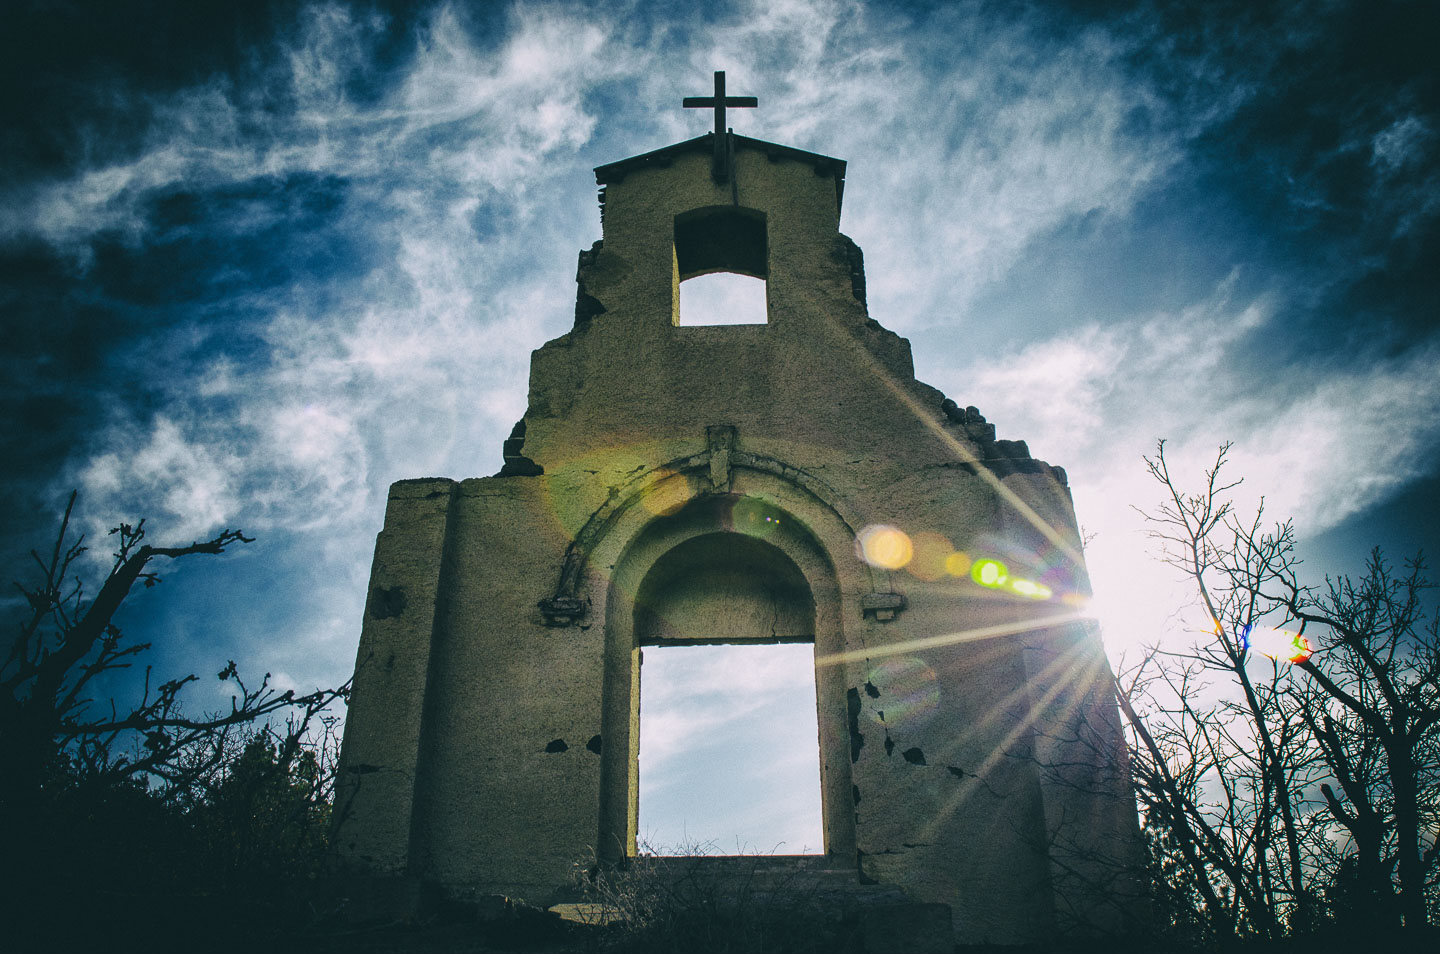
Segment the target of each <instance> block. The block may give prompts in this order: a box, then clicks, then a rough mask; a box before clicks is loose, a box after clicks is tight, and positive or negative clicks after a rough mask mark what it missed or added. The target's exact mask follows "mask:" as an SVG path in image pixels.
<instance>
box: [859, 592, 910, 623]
mask: <svg viewBox="0 0 1440 954" xmlns="http://www.w3.org/2000/svg"><path fill="white" fill-rule="evenodd" d="M904 608H905V594H903V593H866V594H865V595H864V596H862V597H860V612H861V615H863V616H869V617H872V618H873V619H874V620H875V621H876V622H878V623H888V622H890V621H891V620H892V619H894V618H895V617H896V616H897V615H898V614H899V613H900V611H901V610H903V609H904Z"/></svg>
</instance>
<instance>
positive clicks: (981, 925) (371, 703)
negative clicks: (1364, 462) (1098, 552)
mask: <svg viewBox="0 0 1440 954" xmlns="http://www.w3.org/2000/svg"><path fill="white" fill-rule="evenodd" d="M688 145H689V144H682V146H677V147H673V149H672V150H670V151H668V152H667V154H666V155H664V156H663V157H662V158H663V161H653V162H640V163H636V164H634V165H633V166H626V165H625V164H618V166H617V167H605V169H604V170H602V171H606V170H608V172H607V175H606V182H605V198H604V201H605V206H604V209H605V212H604V238H603V242H602V243H599V244H597V246H596V248H595V249H593V250H591V251H589V252H586V253H584V254H582V256H581V266H580V270H579V274H578V276H577V277H578V280H579V284H580V294H579V300H578V304H577V310H576V316H577V317H576V326H575V328H574V330H572V331H571V332H570V333H568V334H566V335H564V336H562V337H560V338H557V339H556V340H554V341H551V342H549V343H547V344H546V345H544V346H543V347H542V348H540V349H538V350H537V351H536V352H535V353H534V356H533V360H532V366H531V378H530V393H529V409H528V411H527V413H526V415H525V419H524V421H523V422H522V425H523V426H521V427H517V431H516V434H517V436H516V437H515V438H514V439H513V440H512V441H510V442H507V449H506V460H507V465H506V471H505V473H516V474H524V475H525V476H504V477H491V478H483V479H478V480H467V481H464V482H463V483H459V484H456V483H453V482H450V481H438V480H427V481H406V482H402V483H400V484H397V485H395V487H394V488H392V493H391V501H390V505H389V508H388V510H387V514H386V524H385V529H384V531H382V533H381V534H380V537H379V539H378V541H377V546H376V556H375V566H374V570H373V576H372V583H371V593H370V599H369V603H368V607H367V613H366V619H365V626H364V630H363V634H362V638H361V646H360V667H359V670H358V674H357V680H356V687H355V695H354V699H353V702H352V709H351V716H350V722H349V724H348V726H347V730H346V739H345V751H344V759H343V761H342V774H343V781H344V786H345V788H344V791H342V795H341V800H342V806H348V809H349V814H348V816H346V817H345V818H344V820H343V821H342V823H341V825H340V827H339V829H338V832H337V835H338V843H339V845H340V849H341V851H342V854H343V855H344V856H345V857H348V858H349V859H351V860H352V861H354V862H355V863H357V864H358V865H360V866H362V867H365V868H367V869H368V870H371V871H374V872H382V873H390V874H395V875H404V876H407V877H410V878H419V879H425V880H430V881H434V882H437V883H440V884H442V885H445V886H447V887H448V889H449V890H451V891H453V892H456V893H461V894H463V893H466V892H469V893H480V894H488V893H504V894H509V895H515V896H521V897H525V898H527V899H529V900H531V901H536V902H545V901H546V900H547V899H548V898H549V897H550V896H551V895H553V893H554V892H555V891H556V890H557V889H558V888H560V887H562V886H563V885H564V883H565V881H566V877H567V874H568V872H569V869H570V867H571V865H572V864H573V863H575V862H577V861H581V860H583V859H585V858H586V857H587V856H589V854H590V853H591V852H598V853H599V854H600V855H601V857H614V856H615V855H616V854H617V853H618V854H624V853H625V852H627V851H633V850H634V835H635V833H634V824H635V785H636V773H635V755H636V750H637V745H638V744H639V740H638V703H637V701H636V700H637V690H638V679H639V654H638V652H637V647H638V645H639V643H640V641H641V640H642V639H676V638H690V637H691V636H692V635H693V634H691V633H690V632H689V629H693V628H694V626H693V623H689V622H683V621H685V620H692V621H693V620H694V619H703V618H704V617H705V615H706V613H707V612H723V611H724V609H725V602H726V600H727V598H728V597H729V596H730V595H733V596H734V598H735V603H736V612H735V613H734V615H733V616H732V618H731V619H730V620H729V622H727V623H726V624H725V626H723V627H720V630H721V632H720V635H721V636H725V635H726V634H727V633H728V634H731V635H733V636H735V638H751V637H750V636H747V635H745V634H747V633H752V632H758V633H760V635H761V636H762V637H763V632H761V631H759V630H757V629H756V627H755V626H752V625H751V623H752V622H754V620H759V619H760V618H761V617H763V616H765V615H766V614H767V613H768V614H770V615H772V616H773V617H774V618H775V619H782V618H783V619H785V620H787V623H786V626H787V627H788V628H801V627H804V626H806V625H808V626H809V627H810V628H811V629H812V630H813V632H810V633H798V632H797V633H789V632H787V633H779V632H778V631H777V632H776V633H775V635H776V637H777V638H781V637H794V636H801V635H808V636H811V637H813V639H814V641H815V646H816V658H817V670H816V679H817V705H818V707H819V713H818V716H819V726H820V735H821V740H820V748H821V761H822V789H823V799H824V824H825V830H826V842H827V851H829V852H830V853H831V854H832V856H833V858H834V862H835V863H836V864H837V865H849V866H854V867H855V868H856V870H857V871H858V872H859V873H860V874H861V875H862V876H863V877H865V878H868V879H872V880H874V881H878V882H881V883H887V884H894V885H899V886H902V887H904V888H905V889H906V890H907V891H908V892H909V893H910V894H911V895H912V896H913V897H914V898H915V899H917V900H920V901H929V902H940V903H944V904H947V905H949V906H950V908H951V910H952V912H953V914H954V919H955V929H956V932H957V936H958V937H960V938H962V939H965V940H968V941H992V942H1020V941H1026V940H1031V939H1036V938H1040V937H1044V936H1047V935H1048V934H1049V933H1051V932H1052V931H1053V930H1055V929H1057V928H1058V929H1061V930H1071V929H1073V928H1075V927H1076V926H1077V921H1083V920H1084V919H1085V918H1091V919H1092V920H1093V919H1099V920H1101V921H1104V922H1106V924H1109V925H1113V924H1115V923H1118V922H1116V921H1115V917H1117V915H1115V914H1114V912H1106V911H1103V910H1101V908H1103V905H1098V904H1096V903H1095V897H1094V896H1093V888H1094V885H1096V884H1098V883H1100V881H1101V880H1102V879H1103V878H1104V877H1106V876H1113V875H1114V874H1115V869H1114V867H1113V866H1112V865H1111V864H1110V862H1111V860H1112V859H1118V860H1121V861H1126V860H1129V859H1130V858H1131V857H1132V856H1131V854H1129V852H1130V851H1131V849H1132V848H1133V845H1134V844H1135V831H1134V829H1135V817H1134V808H1133V803H1132V802H1131V801H1130V799H1129V793H1128V788H1127V787H1126V782H1125V779H1124V776H1123V762H1122V763H1117V761H1116V759H1117V754H1118V753H1119V751H1120V748H1119V747H1118V740H1119V732H1118V724H1117V723H1116V720H1115V718H1114V705H1113V701H1112V700H1111V699H1110V697H1109V695H1108V693H1109V688H1108V683H1107V681H1106V677H1107V675H1108V669H1107V668H1106V667H1105V661H1104V656H1103V653H1102V652H1101V649H1100V645H1099V641H1098V639H1097V638H1096V636H1095V634H1094V633H1092V632H1090V631H1088V630H1087V629H1086V628H1085V627H1084V626H1083V625H1082V624H1081V623H1080V622H1079V621H1077V619H1076V614H1075V610H1074V605H1075V604H1074V602H1073V600H1072V601H1069V602H1067V601H1066V598H1067V597H1072V596H1076V597H1078V596H1083V595H1084V594H1086V592H1087V591H1088V582H1087V581H1086V577H1085V572H1084V567H1083V564H1082V562H1081V561H1080V557H1079V540H1078V533H1077V531H1076V523H1075V517H1074V514H1073V511H1072V508H1071V503H1070V497H1069V492H1068V490H1067V489H1066V487H1065V486H1064V483H1063V474H1062V473H1061V472H1059V471H1058V469H1056V468H1052V467H1050V466H1049V465H1047V464H1044V463H1042V462H1039V461H1036V460H1033V459H1031V458H1030V456H1029V451H1028V448H1026V447H1025V445H1024V444H1023V442H1019V441H998V442H997V441H995V439H994V438H995V435H994V428H993V427H991V426H990V425H988V424H986V423H985V422H984V420H983V418H981V417H980V416H979V414H978V412H976V411H975V410H974V409H973V408H969V409H964V410H962V409H961V408H959V407H958V406H957V405H955V404H954V403H953V402H949V401H946V400H945V399H944V396H943V395H941V394H940V393H939V392H937V391H935V390H934V389H933V388H930V387H928V386H926V385H924V384H921V383H919V382H917V381H915V379H914V377H913V371H912V365H911V359H910V349H909V344H908V343H907V342H906V341H905V340H904V339H902V338H899V337H898V336H896V335H894V334H892V333H890V332H888V331H886V330H884V329H883V328H881V327H880V326H879V325H878V324H877V323H875V322H874V321H872V320H870V319H869V317H868V315H867V313H866V309H865V305H864V303H863V300H862V299H863V287H864V279H863V273H862V272H860V270H859V269H860V266H859V261H860V259H859V255H858V249H855V248H854V246H853V243H850V242H849V240H848V239H846V238H844V236H842V235H840V233H839V231H838V226H839V201H838V197H839V194H840V183H839V180H838V179H837V177H836V176H837V174H838V172H839V171H840V169H841V168H843V167H842V166H841V165H839V164H837V163H835V162H834V161H833V160H825V159H824V157H811V159H810V160H807V159H805V158H804V154H796V153H795V152H794V151H793V150H788V151H782V152H780V153H778V154H777V153H776V152H775V150H768V151H767V150H766V149H765V148H762V147H764V146H765V144H763V143H761V144H756V143H754V141H751V140H743V139H742V140H738V148H737V154H736V168H735V175H734V181H733V183H726V184H724V185H717V184H716V183H715V182H714V181H713V180H712V179H711V177H710V174H709V172H710V169H709V153H708V151H707V150H708V147H704V148H697V149H687V148H685V146H688ZM662 152H663V151H662ZM797 155H798V158H797ZM811 160H814V161H811ZM822 160H823V161H822ZM732 203H738V205H739V206H741V207H744V208H746V209H748V210H751V211H750V212H749V213H747V215H750V216H751V217H752V220H753V219H754V218H755V217H758V216H759V215H763V219H764V224H765V236H766V249H765V259H764V260H765V265H766V278H767V294H768V302H769V304H768V311H769V322H768V323H767V324H765V325H757V326H727V327H682V326H678V325H677V324H676V323H675V318H676V309H677V301H678V290H677V282H678V278H679V273H678V270H677V264H676V252H675V246H674V242H675V231H674V228H675V226H674V223H675V220H676V217H677V216H679V215H682V214H683V213H687V212H690V211H692V210H695V209H701V208H706V207H710V206H727V205H731V204H732ZM757 507H758V508H762V510H763V512H764V513H765V514H767V515H769V518H770V519H768V520H765V521H762V522H761V523H757V524H754V525H751V524H748V523H746V520H747V519H750V517H753V514H754V513H755V512H759V511H755V509H754V508H757ZM747 508H749V509H748V510H747ZM747 514H748V515H749V516H747ZM877 524H886V525H891V526H894V527H897V528H899V529H900V530H903V531H905V532H906V533H907V534H910V535H911V537H912V538H914V539H917V540H919V539H921V538H922V537H923V536H924V535H925V534H938V535H941V536H943V537H944V538H945V539H946V540H947V541H948V543H949V544H951V545H953V547H955V548H956V549H957V550H959V551H964V552H965V553H966V554H969V555H970V556H972V557H981V556H992V557H995V558H1000V559H1005V560H1007V561H1010V562H1012V563H1014V564H1015V565H1016V566H1017V567H1021V568H1025V569H1026V570H1027V572H1031V573H1033V574H1041V573H1044V574H1048V575H1047V576H1046V577H1045V579H1047V580H1048V581H1049V582H1050V584H1051V585H1052V586H1053V588H1054V593H1053V594H1052V597H1051V598H1050V599H1041V600H1036V599H1025V598H1023V597H1019V596H1016V595H1015V594H1014V593H1007V592H1005V591H1003V590H997V589H990V588H985V587H982V586H979V585H976V583H975V582H973V581H972V580H971V579H970V578H969V577H968V576H965V575H963V574H961V575H958V576H957V575H953V574H934V573H919V572H918V571H917V572H915V573H912V572H907V571H906V570H899V569H897V570H893V571H888V570H886V569H884V568H880V567H875V566H870V565H867V564H866V563H865V562H864V561H862V559H861V558H860V555H859V553H858V550H857V545H856V540H857V535H858V534H859V533H860V531H861V530H862V529H863V528H864V527H866V526H869V525H877ZM720 533H745V534H749V535H751V536H753V537H754V538H755V539H756V541H757V542H755V543H754V544H753V545H751V544H746V545H745V547H741V548H740V550H739V551H737V552H742V553H749V554H752V555H753V559H754V560H755V561H758V562H760V563H762V564H763V567H762V568H760V569H757V571H756V572H757V573H758V572H762V571H763V572H764V573H766V574H768V576H769V577H771V578H772V580H780V581H781V583H782V584H783V585H781V586H780V589H779V590H764V589H763V587H759V588H757V586H758V585H757V584H755V581H754V580H747V579H746V578H745V570H744V567H743V564H744V563H745V560H744V559H740V561H739V563H736V562H735V560H734V559H732V558H730V557H726V556H723V554H724V553H725V552H729V551H727V550H726V549H725V548H724V547H719V548H715V547H714V546H713V545H712V544H711V543H707V542H706V540H707V539H708V538H709V537H708V536H707V535H714V534H720ZM747 547H748V549H746V548H747ZM707 548H710V549H707ZM687 553H688V554H691V556H686V554H687ZM696 553H699V554H705V553H713V554H714V556H713V560H714V561H715V564H716V566H717V576H716V579H715V580H713V581H711V583H710V584H708V585H707V586H704V587H694V588H692V589H693V592H692V591H690V590H685V589H683V588H681V589H679V590H676V591H675V592H673V593H671V594H669V595H668V596H667V597H665V598H663V599H662V598H659V597H656V596H654V595H653V591H654V589H655V587H661V586H668V585H670V584H669V583H668V582H667V581H674V580H679V579H682V578H683V577H684V576H685V575H686V573H688V572H689V571H690V569H691V568H689V567H688V565H687V564H685V563H684V561H685V560H687V559H693V558H694V556H693V555H694V554H696ZM667 561H668V562H667ZM677 567H679V568H680V569H677ZM682 569H683V570H684V571H685V572H681V570H682ZM722 571H723V572H722ZM667 574H668V575H667ZM647 580H649V581H650V582H649V583H648V584H647V583H646V581H647ZM657 581H658V582H657ZM727 581H729V582H727ZM776 585H780V584H776ZM647 586H648V587H649V590H646V587H647ZM782 591H783V592H782ZM647 592H648V593H650V594H651V595H649V596H647V595H645V594H646V593H647ZM777 594H778V595H777ZM666 600H669V601H670V602H668V603H666ZM767 601H769V602H767ZM659 604H664V605H667V606H670V607H671V608H672V609H673V612H672V613H671V614H670V616H671V617H672V622H674V626H675V627H678V628H672V629H667V628H666V626H667V625H669V624H667V623H666V622H664V621H661V622H656V621H655V620H654V619H653V618H651V617H648V616H647V615H646V614H647V612H650V609H647V606H648V607H650V608H653V607H654V606H655V605H659ZM747 607H748V608H747ZM652 615H653V614H652ZM751 617H753V618H754V619H753V620H752V619H751ZM807 620H808V623H807ZM675 621H680V622H675ZM687 627H688V629H687ZM726 627H728V629H727V628H726ZM682 630H684V631H683V632H682ZM712 638H714V637H713V636H712ZM917 693H918V696H917ZM917 699H918V700H919V701H918V703H917ZM1087 733H1088V734H1087ZM1081 736H1084V739H1085V744H1087V745H1090V746H1091V748H1093V749H1094V751H1095V754H1094V755H1093V757H1089V756H1087V758H1093V760H1094V765H1093V771H1092V770H1089V769H1085V768H1084V767H1083V766H1082V768H1081V769H1080V770H1077V769H1076V768H1075V767H1074V766H1072V765H1070V764H1069V761H1070V759H1071V757H1072V756H1073V755H1074V753H1075V752H1077V751H1079V743H1078V742H1077V741H1076V740H1077V739H1079V738H1080V737H1081ZM1117 765H1118V769H1117ZM1062 842H1063V843H1064V844H1065V845H1066V846H1067V850H1068V852H1069V853H1068V854H1067V856H1066V857H1065V858H1063V859H1062V858H1057V857H1056V856H1055V854H1054V853H1053V850H1052V848H1051V846H1053V845H1055V844H1058V843H1062ZM1117 846H1118V847H1117ZM1077 859H1078V860H1077ZM1087 865H1088V866H1089V867H1087ZM1077 872H1078V880H1077V875H1076V873H1077ZM1085 891H1092V894H1089V895H1087V894H1085ZM1077 899H1078V900H1077ZM1107 919H1108V920H1107ZM1102 926H1103V925H1102Z"/></svg>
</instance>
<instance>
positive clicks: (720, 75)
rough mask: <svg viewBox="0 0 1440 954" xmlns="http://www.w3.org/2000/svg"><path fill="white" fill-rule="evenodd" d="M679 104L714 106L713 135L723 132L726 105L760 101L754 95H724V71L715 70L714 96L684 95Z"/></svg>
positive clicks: (757, 104)
mask: <svg viewBox="0 0 1440 954" xmlns="http://www.w3.org/2000/svg"><path fill="white" fill-rule="evenodd" d="M680 105H681V106H683V107H685V108H686V109H704V108H706V107H708V106H713V107H715V135H717V136H719V135H720V134H722V133H724V132H725V107H726V106H759V105H760V101H759V100H758V99H756V98H755V97H754V96H726V95H725V71H724V70H716V71H715V95H714V96H686V97H685V98H684V99H682V100H681V101H680Z"/></svg>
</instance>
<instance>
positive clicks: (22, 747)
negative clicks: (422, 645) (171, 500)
mask: <svg viewBox="0 0 1440 954" xmlns="http://www.w3.org/2000/svg"><path fill="white" fill-rule="evenodd" d="M74 504H75V497H74V495H73V494H72V495H71V498H70V502H69V504H68V505H67V507H66V509H65V514H64V517H63V518H62V520H61V524H60V529H59V532H58V534H57V535H56V538H55V540H54V542H53V545H51V546H50V547H48V548H47V549H46V550H45V551H41V552H33V553H32V554H31V556H32V557H33V559H34V566H33V567H31V569H30V574H29V579H28V580H27V581H26V582H16V583H15V587H16V589H17V590H18V592H19V594H20V595H21V597H22V598H23V599H22V600H12V603H11V606H12V610H13V611H12V613H11V615H12V621H11V622H10V624H8V627H7V628H8V630H9V631H8V632H7V634H6V636H7V641H6V643H5V644H4V657H3V666H0V831H3V845H4V852H3V854H4V869H3V870H4V881H5V883H4V885H3V891H0V905H3V918H4V920H3V925H4V927H3V930H4V935H5V938H6V941H5V943H6V946H7V947H9V949H11V950H72V949H82V948H85V947H89V946H94V947H95V948H96V949H108V950H114V949H130V948H135V947H140V946H147V947H149V948H150V949H153V950H179V949H186V948H189V947H191V946H194V947H195V948H196V949H206V948H209V949H217V948H224V947H227V946H229V942H230V940H232V939H234V938H235V937H236V936H237V935H236V933H235V932H237V931H242V932H245V933H247V934H251V935H253V933H254V932H255V931H256V929H257V928H260V929H262V930H265V931H269V932H279V931H282V930H285V929H286V928H287V927H289V926H290V925H292V924H293V923H294V922H295V921H296V919H297V918H300V917H301V916H302V915H303V914H305V912H304V911H302V910H300V909H299V908H298V907H297V905H296V904H295V902H294V900H293V899H294V898H295V897H296V896H297V894H300V892H297V891H296V890H295V888H296V886H297V882H298V883H299V884H301V885H303V884H304V883H305V882H306V881H308V880H309V879H312V878H314V877H315V876H316V875H317V874H318V873H319V871H320V868H321V866H322V865H323V863H324V858H325V855H324V849H325V840H326V831H327V826H328V823H329V815H330V804H331V789H332V783H333V779H334V764H333V757H334V754H335V750H336V739H335V734H334V730H335V726H336V724H337V723H336V718H337V716H336V714H335V713H334V711H333V710H334V708H335V706H336V704H337V703H343V701H344V699H345V698H346V696H347V695H348V691H349V687H348V684H347V685H345V686H341V687H339V688H338V689H328V690H317V691H315V692H312V693H309V694H306V695H296V694H295V693H293V692H289V691H286V692H280V691H277V690H276V689H274V688H272V687H271V686H270V684H269V680H270V677H269V675H268V674H267V675H266V676H265V677H263V678H262V679H260V680H259V682H258V684H254V683H247V682H246V681H244V680H243V679H242V677H241V674H240V672H239V670H238V667H237V666H236V665H235V663H234V662H230V663H228V664H227V665H226V666H225V667H224V668H223V669H222V670H220V671H219V672H218V673H217V674H216V677H212V678H218V679H219V680H221V681H222V682H226V683H229V684H230V686H232V687H233V701H232V702H231V705H230V707H229V708H228V710H225V711H220V712H204V713H191V712H189V711H187V709H186V708H185V706H184V705H183V696H184V690H185V688H186V686H187V685H189V684H190V683H192V682H195V681H196V680H197V678H198V677H197V676H195V675H193V674H192V675H184V676H181V677H178V678H161V677H159V676H157V675H155V674H154V673H153V672H152V670H151V668H150V667H149V666H147V665H144V663H145V654H146V652H147V650H149V649H150V646H149V644H147V643H139V642H134V641H131V640H127V638H126V636H125V634H124V633H123V632H122V631H121V630H120V628H119V627H118V626H117V625H116V623H115V617H116V613H117V611H118V610H119V609H120V607H121V606H122V604H123V603H124V601H125V599H126V597H127V596H128V595H130V593H131V591H132V590H133V589H134V588H135V587H136V586H137V585H139V586H144V587H152V586H155V585H156V584H158V583H159V582H160V577H159V576H158V575H157V572H156V567H157V566H160V565H164V564H165V563H166V562H169V561H174V560H180V559H188V558H192V557H195V556H200V555H218V554H221V553H223V552H224V551H225V550H226V549H227V548H229V547H232V546H236V545H240V544H245V543H249V542H251V541H250V540H249V539H248V538H246V537H245V536H244V535H243V534H242V533H241V532H240V531H238V530H226V531H224V532H222V533H220V534H218V535H217V536H215V537H213V538H212V539H210V540H207V541H204V542H196V543H192V544H190V545H189V546H184V547H155V546H151V545H150V544H148V543H146V542H145V528H144V523H143V522H141V523H139V524H134V525H130V524H122V525H120V526H119V527H117V528H115V529H114V530H112V531H111V532H110V537H111V540H112V541H113V542H114V546H115V551H114V561H113V563H112V564H111V567H110V570H109V573H108V574H107V575H106V576H105V577H104V579H103V581H102V582H101V584H100V586H99V587H98V589H96V591H95V592H94V595H93V596H92V595H91V593H90V591H89V590H88V589H87V587H86V586H85V584H84V582H83V581H82V577H83V576H84V569H85V567H86V561H85V558H84V555H85V553H86V547H85V542H84V540H83V538H81V537H76V536H74V535H72V533H71V530H70V518H71V513H72V510H73V508H74ZM140 666H144V668H143V673H144V675H143V679H141V680H138V681H139V682H140V683H141V685H140V686H139V687H138V688H137V690H136V693H135V696H136V697H133V698H131V699H130V700H129V701H128V702H124V701H122V700H120V699H116V698H107V697H104V695H103V694H104V693H105V690H104V689H103V688H101V687H103V686H105V685H106V684H107V679H114V677H115V676H116V674H118V673H120V671H122V670H126V669H131V668H132V667H135V668H138V667H140ZM97 696H98V697H97ZM202 939H203V940H202Z"/></svg>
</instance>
